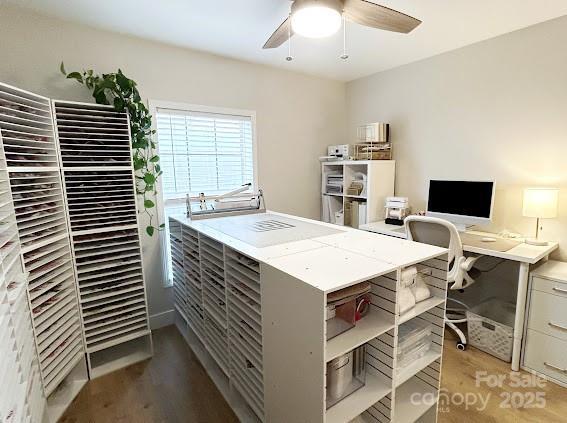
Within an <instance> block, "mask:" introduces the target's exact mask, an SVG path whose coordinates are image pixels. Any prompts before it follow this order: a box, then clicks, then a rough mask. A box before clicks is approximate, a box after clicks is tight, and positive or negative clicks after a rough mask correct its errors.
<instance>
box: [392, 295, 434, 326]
mask: <svg viewBox="0 0 567 423" xmlns="http://www.w3.org/2000/svg"><path fill="white" fill-rule="evenodd" d="M444 302H445V298H440V297H435V296H432V297H430V298H428V299H427V300H424V301H421V302H419V303H417V304H416V305H415V307H414V308H412V309H411V310H409V311H407V312H405V313H404V314H401V315H400V318H399V320H398V323H399V324H400V325H401V324H402V323H405V322H407V321H408V320H411V319H413V318H414V317H417V316H419V315H420V314H422V313H425V312H426V311H429V310H431V309H432V308H435V307H437V306H438V305H441V304H443V303H444Z"/></svg>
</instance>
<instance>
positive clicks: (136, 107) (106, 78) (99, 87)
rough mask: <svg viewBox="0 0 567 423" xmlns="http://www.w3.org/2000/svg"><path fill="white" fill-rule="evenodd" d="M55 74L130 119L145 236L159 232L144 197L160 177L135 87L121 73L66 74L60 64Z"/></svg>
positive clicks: (145, 113)
mask: <svg viewBox="0 0 567 423" xmlns="http://www.w3.org/2000/svg"><path fill="white" fill-rule="evenodd" d="M59 70H60V71H61V73H62V74H63V75H65V77H66V78H67V79H74V80H76V81H77V82H79V83H80V84H83V85H84V86H85V87H87V88H88V89H89V90H90V92H91V94H92V96H93V98H94V99H95V101H96V102H97V103H98V104H107V105H112V106H113V107H114V109H115V110H117V111H120V112H123V111H125V112H127V113H128V116H129V117H130V132H131V135H132V149H133V158H132V159H133V166H134V170H135V172H136V193H137V194H138V195H140V196H141V197H142V198H143V200H144V201H143V204H144V210H143V211H142V212H143V213H146V214H147V215H148V217H149V225H148V226H147V227H146V233H147V234H148V235H149V236H153V234H154V233H155V231H156V230H157V231H161V230H163V229H164V228H165V225H163V224H162V225H159V226H158V227H157V228H156V227H155V226H154V225H153V223H152V222H153V219H154V215H153V210H152V209H154V208H155V203H154V202H153V201H152V200H149V199H147V198H146V195H148V194H149V195H155V194H157V191H156V183H157V180H158V177H159V176H160V175H161V174H162V171H161V168H160V166H159V156H157V155H155V154H154V149H155V147H156V146H155V143H154V142H153V141H152V135H153V134H154V133H155V131H154V130H152V116H151V115H150V112H149V110H148V108H147V107H146V105H145V104H144V103H143V101H142V98H141V96H140V93H139V92H138V89H137V88H136V86H137V84H136V82H135V81H133V80H132V79H130V78H128V77H127V76H126V75H124V73H123V72H122V70H121V69H118V71H117V72H115V73H108V74H101V75H98V74H96V73H95V72H94V71H93V70H92V69H87V70H83V71H82V72H69V73H67V71H66V69H65V64H64V63H63V62H61V65H60V66H59Z"/></svg>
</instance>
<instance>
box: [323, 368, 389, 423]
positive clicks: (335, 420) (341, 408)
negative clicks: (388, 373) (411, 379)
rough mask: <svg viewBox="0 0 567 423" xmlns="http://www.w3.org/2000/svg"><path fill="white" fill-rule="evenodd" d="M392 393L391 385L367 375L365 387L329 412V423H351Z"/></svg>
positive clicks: (327, 419) (344, 399) (369, 374)
mask: <svg viewBox="0 0 567 423" xmlns="http://www.w3.org/2000/svg"><path fill="white" fill-rule="evenodd" d="M391 391H392V386H391V383H390V382H389V381H388V380H386V379H382V378H380V377H378V376H375V375H373V374H371V373H367V374H366V384H365V385H364V387H362V388H360V389H359V390H357V391H355V392H353V393H352V394H350V395H349V396H348V397H346V398H343V399H342V400H341V401H339V402H338V403H336V404H335V405H334V406H332V407H331V408H329V409H328V410H327V415H326V422H327V423H344V422H349V421H351V420H352V419H354V418H355V417H356V416H358V415H360V414H362V413H363V412H364V411H365V410H367V409H368V408H369V407H370V406H372V405H373V404H375V403H377V402H378V401H380V400H381V399H382V398H384V397H385V396H386V395H388V394H389V393H390V392H391Z"/></svg>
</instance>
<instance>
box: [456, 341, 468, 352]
mask: <svg viewBox="0 0 567 423" xmlns="http://www.w3.org/2000/svg"><path fill="white" fill-rule="evenodd" d="M457 349H458V350H460V351H464V350H466V349H467V344H463V343H462V342H457Z"/></svg>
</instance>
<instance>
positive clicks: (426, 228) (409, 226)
mask: <svg viewBox="0 0 567 423" xmlns="http://www.w3.org/2000/svg"><path fill="white" fill-rule="evenodd" d="M404 226H405V228H406V235H407V238H408V239H409V240H411V241H416V242H421V243H423V244H430V245H436V246H438V247H443V248H447V249H449V254H448V257H447V261H448V262H449V274H448V280H449V282H454V281H455V276H456V271H457V269H456V266H455V263H458V262H459V259H460V258H461V257H463V244H462V243H461V237H460V236H459V231H457V228H456V227H455V225H453V224H452V223H451V222H449V221H447V220H445V219H439V218H437V217H429V216H408V217H406V218H405V220H404Z"/></svg>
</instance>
